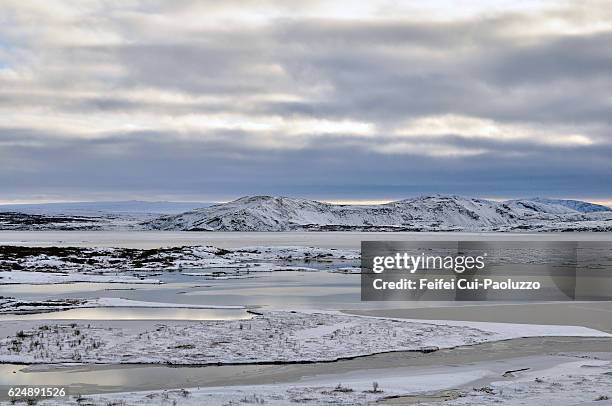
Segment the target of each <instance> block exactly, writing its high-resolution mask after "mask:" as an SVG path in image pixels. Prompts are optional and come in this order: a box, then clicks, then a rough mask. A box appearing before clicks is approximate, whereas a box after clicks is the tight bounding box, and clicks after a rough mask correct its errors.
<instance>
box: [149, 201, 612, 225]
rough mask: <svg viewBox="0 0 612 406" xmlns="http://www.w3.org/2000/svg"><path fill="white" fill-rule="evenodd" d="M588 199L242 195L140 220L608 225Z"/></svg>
mask: <svg viewBox="0 0 612 406" xmlns="http://www.w3.org/2000/svg"><path fill="white" fill-rule="evenodd" d="M567 202H571V203H567ZM578 203H581V204H578ZM589 204H590V203H587V202H579V201H564V200H547V199H524V200H509V201H505V202H497V201H491V200H484V199H476V198H466V197H460V196H444V195H435V196H422V197H416V198H411V199H405V200H400V201H396V202H391V203H386V204H380V205H367V206H366V205H340V204H331V203H323V202H318V201H314V200H306V199H293V198H287V197H273V196H247V197H242V198H240V199H238V200H234V201H232V202H229V203H223V204H217V205H213V206H210V207H205V208H200V209H195V210H192V211H188V212H186V213H182V214H179V215H172V216H162V217H160V218H157V219H155V220H151V221H147V222H145V223H143V226H144V227H145V228H147V229H154V230H187V231H294V230H308V231H332V230H361V231H512V230H541V231H612V209H609V208H607V209H608V211H599V210H595V208H592V209H589ZM593 206H597V205H593ZM601 207H604V206H601Z"/></svg>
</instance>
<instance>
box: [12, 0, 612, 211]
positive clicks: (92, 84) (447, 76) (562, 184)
mask: <svg viewBox="0 0 612 406" xmlns="http://www.w3.org/2000/svg"><path fill="white" fill-rule="evenodd" d="M611 129H612V7H611V4H610V1H607V2H590V1H576V2H564V1H555V2H553V1H516V0H514V1H451V0H447V1H431V0H428V1H421V2H416V1H413V2H410V1H405V2H399V1H369V2H355V1H338V2H333V1H321V2H318V1H296V2H289V1H278V2H276V1H232V0H230V1H217V0H214V1H210V2H208V1H181V0H178V1H176V0H174V1H129V0H128V1H126V0H116V1H89V0H80V1H38V0H37V1H34V0H32V1H27V0H26V1H24V0H2V2H1V3H0V201H32V200H49V201H51V200H95V199H103V200H109V199H130V198H138V199H172V200H206V201H219V200H227V199H231V198H235V197H238V196H242V195H246V194H275V195H285V196H300V197H311V198H319V199H326V200H385V199H393V198H402V197H408V196H414V195H418V194H426V193H454V194H462V195H470V196H471V195H473V196H481V197H493V198H505V197H525V196H535V195H539V196H553V197H561V196H563V197H578V198H589V199H595V200H612V133H611Z"/></svg>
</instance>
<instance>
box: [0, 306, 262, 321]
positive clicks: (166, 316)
mask: <svg viewBox="0 0 612 406" xmlns="http://www.w3.org/2000/svg"><path fill="white" fill-rule="evenodd" d="M250 317H251V315H250V314H249V313H247V312H246V311H245V310H242V309H237V310H233V309H231V310H230V309H179V308H125V307H97V308H91V309H72V310H65V311H60V312H49V313H36V314H3V315H0V321H5V320H239V319H247V318H250Z"/></svg>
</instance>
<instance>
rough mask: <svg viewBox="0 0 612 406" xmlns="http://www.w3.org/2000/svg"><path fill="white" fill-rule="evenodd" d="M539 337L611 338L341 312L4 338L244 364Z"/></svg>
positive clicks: (47, 358)
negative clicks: (131, 329)
mask: <svg viewBox="0 0 612 406" xmlns="http://www.w3.org/2000/svg"><path fill="white" fill-rule="evenodd" d="M536 336H581V337H610V336H611V335H609V334H607V333H603V332H600V331H596V330H592V329H588V328H584V327H569V326H534V325H512V324H505V323H476V322H446V321H433V322H430V321H426V322H425V321H414V320H399V319H388V318H380V317H366V316H352V315H345V314H341V313H335V312H314V311H313V312H295V311H284V312H282V311H274V312H264V313H261V314H256V315H254V317H253V318H252V319H248V320H221V321H212V320H210V321H199V322H193V323H189V324H185V325H175V324H165V323H162V322H160V323H158V324H157V325H156V326H155V327H154V328H153V329H151V330H148V331H145V332H139V333H133V332H130V331H129V330H125V329H123V328H120V327H105V328H98V327H96V326H95V325H92V324H91V323H88V324H80V323H71V324H48V325H43V326H40V327H39V328H38V329H36V330H32V331H23V332H20V334H17V335H16V336H15V337H8V338H5V339H2V340H0V361H2V362H19V363H23V362H27V363H65V362H75V361H79V362H86V363H162V364H183V365H185V364H198V365H204V364H239V363H264V362H265V363H270V362H275V363H276V362H278V363H287V362H316V361H334V360H338V359H344V358H352V357H358V356H364V355H369V354H375V353H383V352H392V351H424V352H428V351H435V350H436V349H439V348H453V347H456V346H461V345H471V344H478V343H484V342H490V341H498V340H506V339H511V338H518V337H536Z"/></svg>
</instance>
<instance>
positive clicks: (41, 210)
mask: <svg viewBox="0 0 612 406" xmlns="http://www.w3.org/2000/svg"><path fill="white" fill-rule="evenodd" d="M211 204H212V203H200V202H165V201H159V202H147V201H140V200H127V201H108V202H69V203H38V204H5V205H0V212H19V213H29V214H59V213H61V214H96V213H116V214H121V213H125V214H127V213H139V214H141V213H148V214H178V213H183V212H185V211H188V210H193V209H196V208H200V207H207V206H210V205H211Z"/></svg>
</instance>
